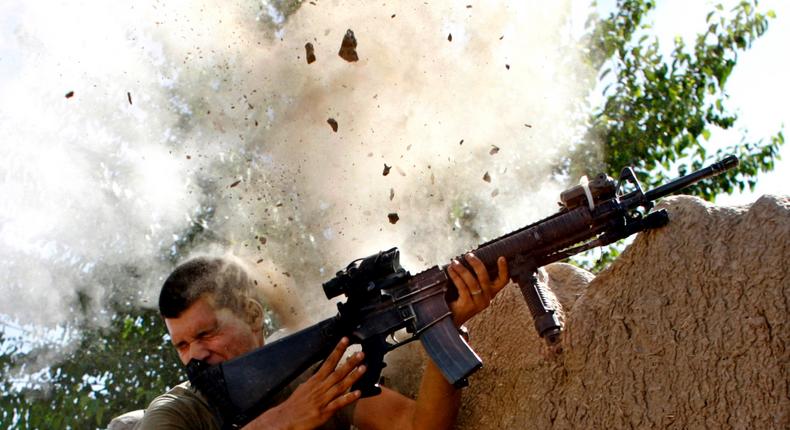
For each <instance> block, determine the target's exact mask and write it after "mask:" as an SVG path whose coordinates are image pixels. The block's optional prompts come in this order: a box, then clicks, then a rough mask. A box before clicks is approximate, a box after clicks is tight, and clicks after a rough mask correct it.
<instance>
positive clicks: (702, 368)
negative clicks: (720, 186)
mask: <svg viewBox="0 0 790 430" xmlns="http://www.w3.org/2000/svg"><path fill="white" fill-rule="evenodd" d="M661 206H663V207H665V208H666V209H667V210H668V211H669V214H670V223H669V225H667V226H666V227H664V228H661V229H658V230H655V231H651V232H647V233H644V234H640V235H638V236H637V238H636V239H635V240H634V242H633V243H632V244H631V245H630V246H629V247H628V249H627V250H626V251H625V252H624V253H623V254H622V255H621V256H620V257H619V258H618V259H617V260H616V261H615V262H614V263H613V264H612V265H611V266H610V267H609V268H608V269H606V270H604V271H603V272H601V273H600V274H599V275H598V276H596V277H593V275H592V274H590V273H588V272H585V271H583V270H580V269H577V268H575V267H573V266H570V265H566V264H555V265H551V266H548V267H547V272H548V275H549V285H550V286H551V288H552V289H553V290H554V291H555V293H556V295H557V297H558V298H559V300H560V302H561V303H562V305H563V307H564V312H565V324H566V325H565V332H564V337H563V353H562V354H560V355H558V356H554V355H551V354H549V353H548V352H547V350H546V347H545V346H544V343H543V341H542V340H540V339H539V338H538V337H537V335H536V333H535V330H534V328H533V325H532V320H531V318H530V316H529V313H528V311H527V308H526V305H525V304H524V300H523V298H522V297H521V294H520V292H519V290H518V288H507V289H506V290H505V291H503V292H502V293H501V294H500V296H499V297H498V298H497V299H496V300H495V303H494V304H493V305H492V306H491V307H490V308H489V309H488V310H486V311H485V312H484V313H483V314H482V315H480V316H478V317H477V318H476V319H475V320H473V321H472V322H470V324H469V329H470V332H471V336H472V339H471V342H470V343H471V344H472V346H473V347H474V348H475V350H476V351H477V353H478V354H479V355H480V356H481V357H482V358H483V361H484V367H483V369H482V370H480V371H479V372H477V373H476V374H475V375H474V376H472V378H471V384H470V386H469V387H468V388H467V389H466V392H465V393H464V398H463V406H462V409H461V413H460V416H459V422H458V428H459V429H491V430H493V429H528V428H541V429H547V428H558V429H569V428H585V429H593V428H596V429H597V428H640V429H641V428H677V429H686V428H750V429H756V428H760V429H763V428H776V429H780V428H782V429H786V428H790V384H788V373H789V372H788V370H790V351H788V348H789V347H790V328H789V327H788V319H790V317H789V316H790V312H789V311H790V198H788V197H776V196H763V197H762V198H760V199H759V200H758V201H756V202H755V203H754V204H752V205H751V206H743V207H718V206H714V205H711V204H709V203H706V202H704V201H702V200H699V199H697V198H691V197H685V196H680V197H673V198H668V199H666V200H665V201H664V202H663V203H662V205H661ZM402 349H403V351H396V352H395V353H397V354H395V353H393V354H391V355H392V358H391V359H389V360H388V361H390V363H391V369H392V370H391V372H392V374H390V375H389V378H388V379H389V381H390V382H391V385H395V386H397V387H399V388H401V389H403V390H404V391H406V392H410V393H413V392H414V390H415V387H416V381H417V380H419V372H415V371H414V368H415V367H417V366H419V364H417V363H419V361H418V360H419V359H420V358H419V353H416V352H415V351H417V348H410V349H406V348H402ZM389 357H390V356H388V358H389ZM410 363H411V364H410ZM404 369H409V370H408V371H406V370H404Z"/></svg>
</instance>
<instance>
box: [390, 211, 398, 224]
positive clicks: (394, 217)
mask: <svg viewBox="0 0 790 430" xmlns="http://www.w3.org/2000/svg"><path fill="white" fill-rule="evenodd" d="M387 218H389V220H390V224H395V223H396V222H398V220H399V219H400V217H399V216H398V213H397V212H391V213H389V214H387Z"/></svg>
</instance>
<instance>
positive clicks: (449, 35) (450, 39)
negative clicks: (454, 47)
mask: <svg viewBox="0 0 790 430" xmlns="http://www.w3.org/2000/svg"><path fill="white" fill-rule="evenodd" d="M447 41H448V42H452V41H453V33H450V34H448V35H447Z"/></svg>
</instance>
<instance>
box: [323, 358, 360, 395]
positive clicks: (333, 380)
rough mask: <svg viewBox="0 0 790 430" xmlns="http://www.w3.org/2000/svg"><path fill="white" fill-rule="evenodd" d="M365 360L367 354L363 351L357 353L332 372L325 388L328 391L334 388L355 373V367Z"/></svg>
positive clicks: (326, 380) (327, 378)
mask: <svg viewBox="0 0 790 430" xmlns="http://www.w3.org/2000/svg"><path fill="white" fill-rule="evenodd" d="M364 358H365V354H364V353H363V352H362V351H359V352H356V353H354V354H352V355H351V357H348V359H346V361H345V363H343V364H342V365H340V366H339V367H337V368H336V369H335V371H334V372H332V373H331V374H330V375H329V376H327V377H326V379H325V380H324V381H325V385H324V386H325V387H326V388H327V389H328V388H329V387H332V386H334V385H335V384H337V383H338V382H340V381H342V380H343V378H345V377H346V376H348V375H349V374H351V373H353V370H354V368H355V367H357V366H358V365H359V364H360V363H362V360H363V359H364Z"/></svg>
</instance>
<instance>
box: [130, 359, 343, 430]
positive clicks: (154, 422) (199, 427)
mask: <svg viewBox="0 0 790 430" xmlns="http://www.w3.org/2000/svg"><path fill="white" fill-rule="evenodd" d="M312 373H313V372H312V371H307V372H305V373H303V374H302V375H301V376H300V377H299V378H297V379H296V380H295V381H294V382H292V383H291V384H290V385H288V386H287V387H286V388H285V389H284V390H283V391H282V392H280V393H279V394H278V395H277V396H276V397H275V399H274V404H280V403H282V402H284V401H285V400H286V399H287V398H288V397H289V396H290V395H291V393H293V391H294V390H295V389H296V387H298V386H299V384H301V383H302V382H304V381H306V380H307V378H309V377H310V375H312ZM354 405H355V403H353V404H351V405H349V406H346V407H345V408H343V409H341V410H340V411H339V412H338V413H336V414H335V415H334V416H333V417H332V418H331V419H330V420H329V421H328V422H327V423H326V424H324V425H323V426H321V427H319V429H322V430H341V429H349V428H351V418H352V416H353V414H354ZM221 428H222V419H221V418H220V415H219V411H218V410H217V409H216V408H214V407H213V406H211V405H210V404H209V402H208V400H207V399H206V398H205V397H204V396H203V394H201V393H200V392H199V391H198V390H197V389H195V388H194V387H192V385H191V384H190V383H189V382H184V383H182V384H179V385H176V386H175V387H173V388H172V389H171V390H170V391H168V392H167V393H165V394H162V395H161V396H159V397H157V398H155V399H154V401H152V402H151V404H150V405H149V406H148V409H146V410H145V415H143V419H142V420H141V421H140V422H139V423H138V424H137V426H136V427H135V429H136V430H220V429H221Z"/></svg>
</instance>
